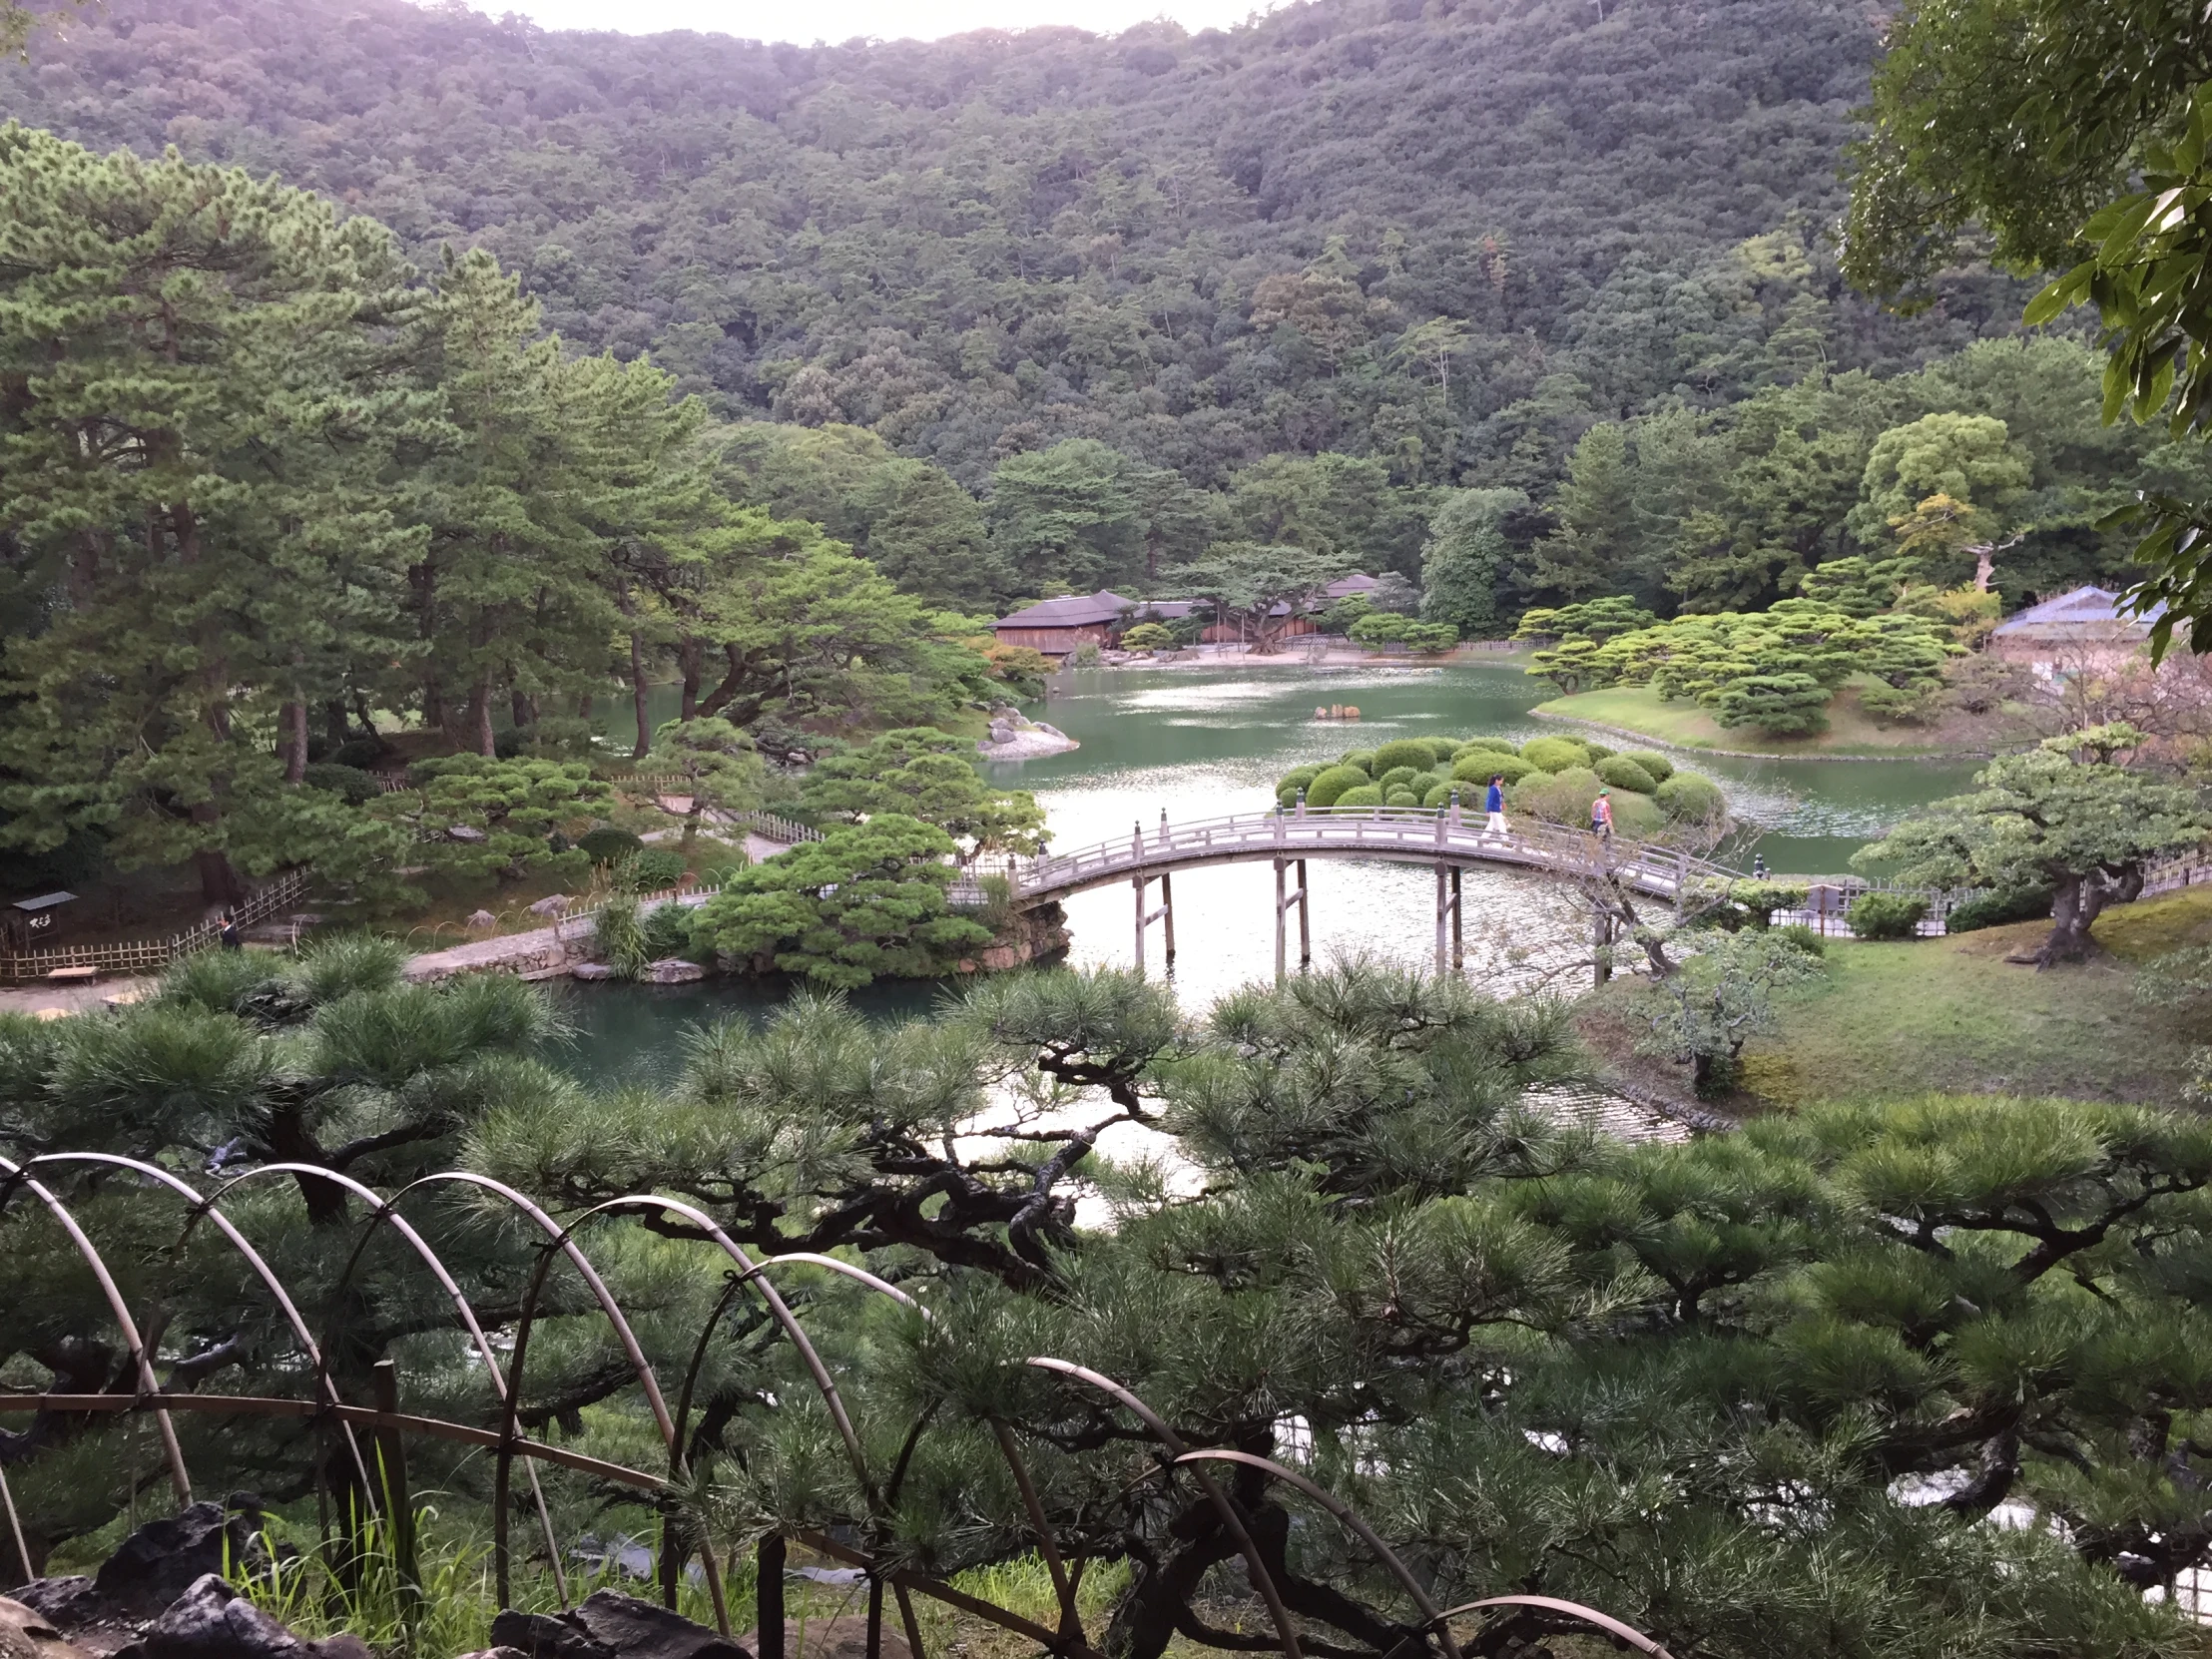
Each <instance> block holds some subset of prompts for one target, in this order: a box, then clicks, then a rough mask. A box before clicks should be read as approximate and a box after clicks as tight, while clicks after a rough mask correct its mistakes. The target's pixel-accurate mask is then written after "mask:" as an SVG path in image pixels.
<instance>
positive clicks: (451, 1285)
mask: <svg viewBox="0 0 2212 1659" xmlns="http://www.w3.org/2000/svg"><path fill="white" fill-rule="evenodd" d="M265 1175H311V1176H314V1177H316V1178H317V1179H319V1180H323V1181H329V1182H333V1183H335V1184H336V1185H338V1186H340V1187H343V1188H344V1189H345V1190H346V1191H347V1192H348V1193H351V1194H352V1195H353V1196H354V1197H355V1198H357V1199H359V1200H360V1201H361V1202H362V1203H364V1204H366V1205H367V1206H368V1208H369V1212H370V1214H369V1222H368V1225H367V1226H366V1227H364V1228H362V1229H361V1235H360V1237H359V1238H358V1239H356V1240H355V1241H354V1243H353V1253H352V1254H351V1255H350V1256H348V1257H347V1258H346V1260H345V1270H344V1271H343V1272H342V1273H340V1274H339V1275H338V1282H337V1287H336V1291H335V1292H334V1293H333V1295H342V1294H343V1292H344V1290H345V1287H346V1286H347V1285H349V1284H350V1283H352V1279H353V1270H354V1269H355V1268H356V1267H358V1266H359V1265H360V1260H361V1257H362V1255H363V1254H364V1253H365V1252H366V1251H367V1249H368V1246H369V1241H370V1240H371V1239H373V1238H374V1237H375V1236H376V1229H377V1228H379V1227H381V1226H383V1225H385V1224H386V1223H389V1225H390V1227H391V1229H392V1231H393V1232H395V1233H397V1234H398V1235H399V1237H400V1238H401V1240H403V1241H404V1242H405V1243H406V1245H407V1248H408V1249H410V1250H412V1251H413V1252H414V1253H415V1257H416V1259H417V1260H419V1261H420V1262H421V1263H422V1265H423V1266H424V1267H426V1268H428V1269H429V1270H430V1275H431V1277H432V1278H433V1279H435V1280H436V1281H437V1282H438V1288H439V1289H440V1290H442V1291H443V1292H444V1293H445V1297H446V1300H447V1301H448V1302H450V1303H452V1304H453V1310H454V1312H455V1313H457V1314H458V1315H459V1316H460V1320H461V1328H462V1329H463V1330H465V1331H466V1332H467V1333H468V1337H469V1341H470V1342H471V1343H472V1344H474V1345H475V1349H476V1355H477V1358H478V1359H480V1360H482V1361H483V1362H484V1374H485V1376H487V1377H489V1378H490V1379H491V1386H492V1392H493V1393H494V1394H495V1395H496V1396H497V1397H498V1398H499V1399H500V1401H501V1402H502V1403H504V1402H505V1400H506V1397H507V1391H508V1390H507V1378H506V1373H505V1372H504V1371H502V1370H501V1369H500V1365H499V1355H498V1352H497V1351H496V1350H495V1349H493V1347H492V1346H491V1339H490V1338H488V1337H486V1336H485V1335H484V1328H483V1327H482V1326H481V1325H479V1324H478V1323H477V1322H476V1310H475V1309H474V1308H472V1307H470V1306H469V1302H468V1298H467V1296H466V1295H464V1294H463V1293H462V1291H461V1287H460V1285H459V1284H458V1283H457V1282H456V1281H455V1280H454V1278H453V1275H452V1273H451V1271H450V1270H449V1269H448V1268H447V1267H446V1265H445V1262H444V1259H443V1258H441V1257H440V1256H439V1255H438V1253H437V1252H436V1251H434V1250H432V1249H431V1248H430V1243H429V1241H428V1240H427V1239H425V1238H423V1236H422V1235H421V1234H420V1233H418V1232H416V1231H415V1229H414V1227H413V1225H412V1224H411V1223H410V1222H408V1220H407V1219H406V1217H404V1216H402V1215H400V1214H399V1212H398V1211H397V1210H396V1209H395V1208H394V1207H393V1206H392V1204H391V1203H389V1202H387V1201H386V1200H385V1199H384V1198H383V1197H382V1196H381V1195H379V1194H378V1193H376V1192H375V1191H374V1190H372V1189H371V1188H369V1187H366V1186H364V1185H363V1184H362V1183H360V1182H358V1181H356V1180H354V1179H353V1178H352V1177H351V1176H350V1175H341V1174H339V1173H338V1172H336V1171H335V1170H328V1169H324V1168H323V1167H322V1166H321V1165H319V1164H262V1165H260V1166H258V1167H256V1168H254V1169H250V1170H248V1171H246V1172H245V1173H244V1174H243V1175H239V1176H235V1177H233V1178H232V1179H231V1180H229V1181H227V1182H225V1183H224V1184H223V1186H222V1187H220V1188H218V1189H217V1191H216V1193H215V1196H214V1197H213V1198H211V1199H209V1201H208V1202H209V1204H210V1205H211V1206H213V1205H215V1204H218V1203H220V1202H222V1200H223V1199H225V1198H226V1197H228V1196H229V1195H230V1193H231V1191H232V1190H233V1189H234V1188H237V1187H243V1186H244V1185H245V1184H246V1183H247V1182H249V1181H253V1180H257V1179H259V1178H260V1177H262V1176H265ZM529 1474H530V1495H531V1496H532V1497H533V1498H534V1499H535V1500H536V1502H537V1509H538V1526H539V1528H540V1529H541V1530H542V1531H543V1532H544V1534H545V1549H546V1555H547V1557H548V1558H549V1559H550V1560H551V1561H552V1563H553V1583H554V1588H555V1590H556V1591H557V1592H558V1594H559V1596H560V1598H561V1605H562V1606H564V1607H565V1606H567V1605H568V1575H567V1574H566V1573H565V1572H563V1571H562V1570H561V1545H560V1538H559V1535H558V1534H557V1533H555V1531H554V1530H553V1513H552V1511H551V1510H550V1509H548V1508H547V1507H546V1503H545V1491H544V1488H543V1487H542V1486H540V1485H539V1483H538V1471H537V1465H536V1464H535V1463H534V1462H533V1463H532V1464H531V1465H530V1469H529Z"/></svg>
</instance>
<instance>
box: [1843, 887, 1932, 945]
mask: <svg viewBox="0 0 2212 1659" xmlns="http://www.w3.org/2000/svg"><path fill="white" fill-rule="evenodd" d="M1927 914H1928V900H1927V899H1925V898H1916V897H1914V896H1913V895H1912V894H1910V893H1902V892H1863V893H1861V894H1860V895H1859V896H1858V897H1857V898H1855V899H1853V900H1852V901H1851V908H1850V909H1848V910H1846V911H1845V912H1844V919H1845V920H1846V921H1848V922H1850V923H1851V930H1852V931H1853V932H1854V933H1857V934H1858V935H1859V936H1860V937H1861V938H1863V939H1909V938H1912V937H1913V935H1914V932H1915V930H1916V929H1917V928H1918V927H1919V926H1920V924H1921V920H1922V918H1923V917H1925V916H1926V915H1927Z"/></svg>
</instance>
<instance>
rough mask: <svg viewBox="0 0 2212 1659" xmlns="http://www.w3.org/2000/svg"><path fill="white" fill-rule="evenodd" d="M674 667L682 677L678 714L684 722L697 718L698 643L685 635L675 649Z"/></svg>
mask: <svg viewBox="0 0 2212 1659" xmlns="http://www.w3.org/2000/svg"><path fill="white" fill-rule="evenodd" d="M676 666H677V669H678V670H679V671H680V672H681V673H682V675H683V677H684V687H683V704H682V706H681V708H680V709H679V710H678V714H679V715H680V716H681V717H682V718H683V719H685V720H697V719H698V718H699V641H698V640H697V639H696V638H694V637H693V636H691V635H689V634H687V635H685V636H684V641H683V643H682V644H681V645H679V646H678V647H677V648H676Z"/></svg>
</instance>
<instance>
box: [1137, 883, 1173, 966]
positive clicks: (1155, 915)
mask: <svg viewBox="0 0 2212 1659" xmlns="http://www.w3.org/2000/svg"><path fill="white" fill-rule="evenodd" d="M1153 879H1154V878H1153V877H1152V876H1149V875H1146V874H1143V873H1142V872H1139V873H1138V874H1135V875H1132V876H1131V877H1130V878H1129V889H1130V892H1131V893H1132V894H1133V895H1134V896H1135V898H1136V906H1137V917H1136V920H1137V928H1136V932H1137V971H1138V972H1139V973H1142V972H1144V936H1145V932H1146V930H1147V929H1148V928H1150V927H1151V925H1152V924H1153V923H1154V922H1156V921H1157V922H1163V923H1165V926H1164V927H1163V928H1162V931H1163V932H1164V933H1165V934H1166V935H1167V937H1166V944H1167V956H1168V959H1167V971H1168V972H1170V973H1173V972H1174V971H1175V888H1174V886H1173V885H1172V884H1171V881H1170V878H1169V876H1168V875H1166V874H1165V873H1164V872H1163V873H1162V874H1161V875H1160V876H1159V877H1158V879H1159V882H1160V907H1159V908H1158V909H1157V910H1150V909H1147V908H1146V907H1145V900H1146V897H1147V895H1148V893H1149V892H1150V889H1151V886H1152V882H1153Z"/></svg>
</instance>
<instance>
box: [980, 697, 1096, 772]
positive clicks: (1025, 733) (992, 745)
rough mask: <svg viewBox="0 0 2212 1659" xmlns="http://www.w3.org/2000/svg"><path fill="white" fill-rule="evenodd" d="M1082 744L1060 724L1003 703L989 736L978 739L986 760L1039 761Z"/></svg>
mask: <svg viewBox="0 0 2212 1659" xmlns="http://www.w3.org/2000/svg"><path fill="white" fill-rule="evenodd" d="M1082 747H1083V746H1082V745H1081V744H1079V743H1077V742H1076V741H1075V740H1074V739H1073V738H1071V737H1069V736H1068V735H1067V734H1066V733H1065V732H1063V731H1061V730H1060V729H1059V728H1058V727H1057V726H1051V725H1047V724H1046V723H1045V722H1043V721H1041V720H1031V719H1029V718H1028V716H1026V715H1024V714H1022V713H1020V712H1019V711H1018V710H1016V709H1014V708H1013V707H1011V706H1010V705H1006V704H1001V705H1000V706H999V707H998V708H995V709H993V710H992V711H991V724H990V732H989V735H988V736H986V737H983V738H981V739H978V740H977V742H976V745H975V752H976V754H978V755H980V756H982V758H983V759H984V760H986V761H1036V760H1042V759H1043V758H1044V757H1045V756H1047V755H1065V754H1066V753H1067V752H1068V751H1069V750H1071V749H1080V748H1082Z"/></svg>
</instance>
